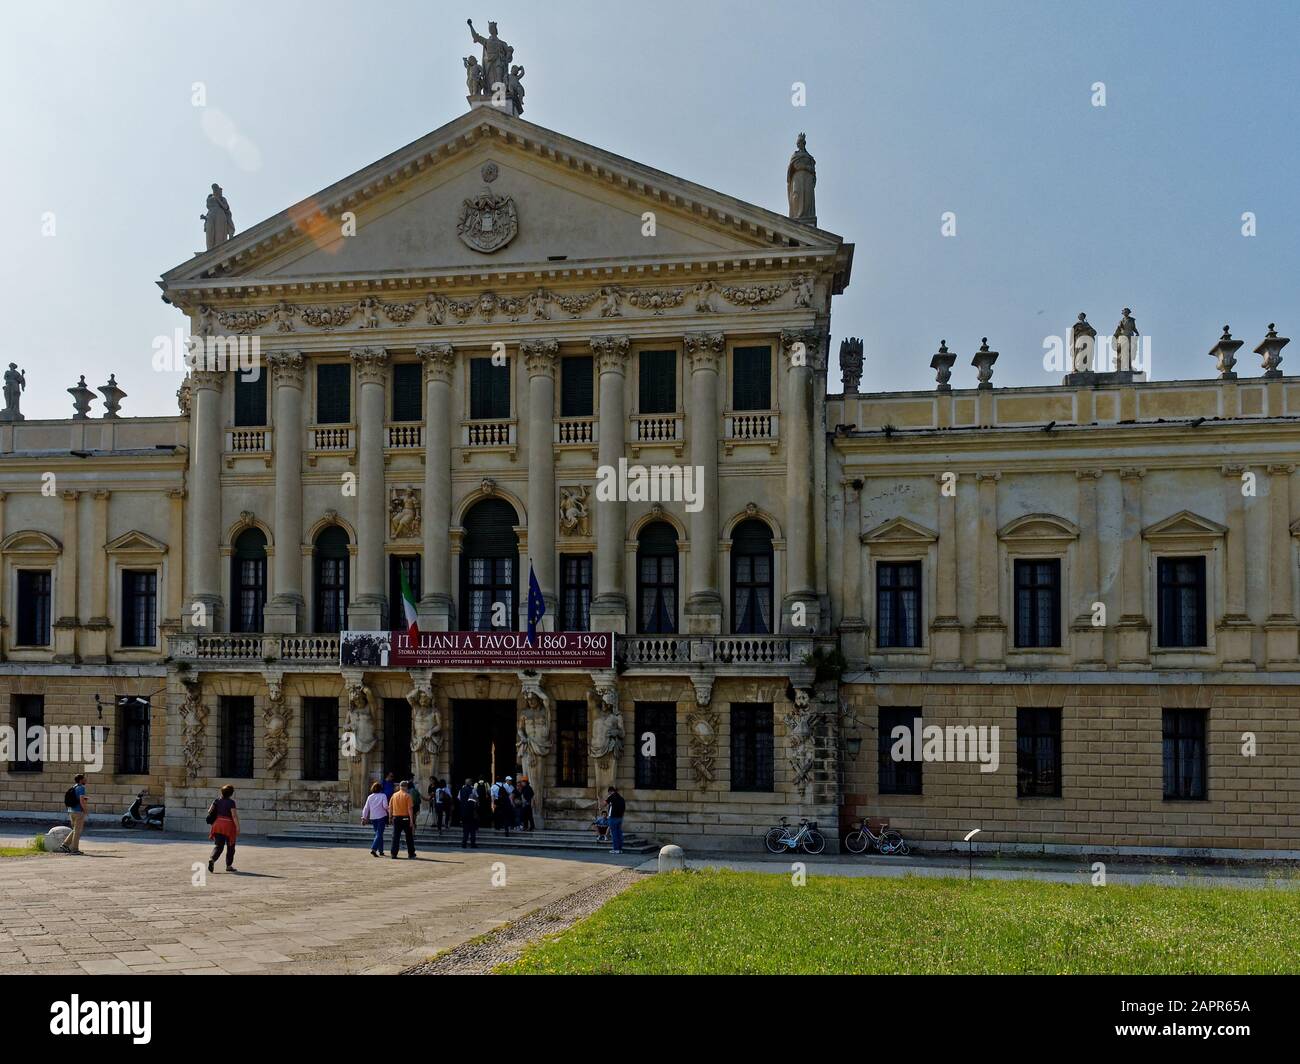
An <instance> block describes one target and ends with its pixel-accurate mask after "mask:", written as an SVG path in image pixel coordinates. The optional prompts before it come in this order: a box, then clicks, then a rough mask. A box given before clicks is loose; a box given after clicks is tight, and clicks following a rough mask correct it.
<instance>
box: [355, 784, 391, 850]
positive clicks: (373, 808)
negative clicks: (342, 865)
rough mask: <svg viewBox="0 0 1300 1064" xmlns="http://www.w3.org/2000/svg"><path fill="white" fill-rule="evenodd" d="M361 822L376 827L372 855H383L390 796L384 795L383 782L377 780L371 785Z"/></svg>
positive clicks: (371, 848) (371, 845)
mask: <svg viewBox="0 0 1300 1064" xmlns="http://www.w3.org/2000/svg"><path fill="white" fill-rule="evenodd" d="M361 823H363V824H369V825H370V826H371V827H372V828H374V829H375V837H374V839H373V840H372V841H371V843H370V856H371V857H382V856H383V849H384V831H385V829H387V827H388V798H387V797H386V796H385V795H384V785H383V784H382V783H378V782H376V783H372V784H371V785H370V794H369V795H368V796H367V797H366V806H365V808H364V809H362V810H361Z"/></svg>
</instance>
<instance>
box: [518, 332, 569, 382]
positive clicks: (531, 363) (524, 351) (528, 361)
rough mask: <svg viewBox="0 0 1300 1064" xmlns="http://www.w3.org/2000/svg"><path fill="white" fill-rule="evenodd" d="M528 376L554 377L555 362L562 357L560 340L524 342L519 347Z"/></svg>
mask: <svg viewBox="0 0 1300 1064" xmlns="http://www.w3.org/2000/svg"><path fill="white" fill-rule="evenodd" d="M519 353H520V354H521V355H523V356H524V365H525V366H526V367H527V369H528V376H529V377H530V378H532V377H554V376H555V361H556V359H558V358H559V357H560V341H559V340H524V341H523V342H522V343H521V344H520V345H519Z"/></svg>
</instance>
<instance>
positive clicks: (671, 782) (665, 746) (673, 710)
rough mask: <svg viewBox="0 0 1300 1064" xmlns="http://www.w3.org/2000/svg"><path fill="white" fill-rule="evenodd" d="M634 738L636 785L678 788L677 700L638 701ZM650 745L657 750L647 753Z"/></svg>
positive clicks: (664, 789) (660, 788) (653, 788)
mask: <svg viewBox="0 0 1300 1064" xmlns="http://www.w3.org/2000/svg"><path fill="white" fill-rule="evenodd" d="M633 738H634V740H635V743H636V785H637V788H638V789H639V790H650V791H674V790H676V789H677V703H676V702H637V703H636V735H635V736H633ZM651 740H652V741H651ZM647 748H649V749H651V750H653V751H654V753H653V754H647V753H646V749H647ZM602 797H603V796H602Z"/></svg>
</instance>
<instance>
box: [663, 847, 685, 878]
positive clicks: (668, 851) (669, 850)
mask: <svg viewBox="0 0 1300 1064" xmlns="http://www.w3.org/2000/svg"><path fill="white" fill-rule="evenodd" d="M659 871H660V872H685V871H686V854H685V853H684V852H683V851H682V848H681V847H680V846H673V845H671V844H669V845H667V846H664V847H662V848H661V849H660V851H659Z"/></svg>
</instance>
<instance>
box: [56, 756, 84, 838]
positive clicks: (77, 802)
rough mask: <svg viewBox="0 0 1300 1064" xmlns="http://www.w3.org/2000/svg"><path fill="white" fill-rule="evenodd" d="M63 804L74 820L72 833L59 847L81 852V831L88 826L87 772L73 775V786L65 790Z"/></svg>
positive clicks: (71, 819)
mask: <svg viewBox="0 0 1300 1064" xmlns="http://www.w3.org/2000/svg"><path fill="white" fill-rule="evenodd" d="M63 804H64V805H65V806H66V807H67V810H68V820H69V821H71V822H72V834H71V835H69V836H68V837H67V838H66V839H64V840H63V845H62V846H60V847H59V849H61V850H62V851H63V852H64V853H75V854H80V853H81V832H82V831H83V830H84V829H85V827H86V774H85V773H84V772H78V773H77V774H76V775H75V776H73V777H72V786H71V787H69V788H68V789H67V791H66V792H64V795H63Z"/></svg>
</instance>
